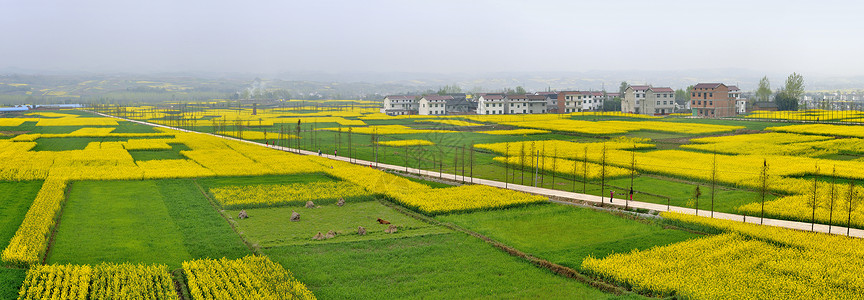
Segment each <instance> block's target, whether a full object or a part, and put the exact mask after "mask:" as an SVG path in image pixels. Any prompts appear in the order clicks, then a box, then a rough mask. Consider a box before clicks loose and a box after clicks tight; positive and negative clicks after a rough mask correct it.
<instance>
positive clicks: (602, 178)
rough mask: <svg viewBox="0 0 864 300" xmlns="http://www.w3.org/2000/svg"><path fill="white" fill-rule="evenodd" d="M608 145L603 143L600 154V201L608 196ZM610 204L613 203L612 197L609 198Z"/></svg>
mask: <svg viewBox="0 0 864 300" xmlns="http://www.w3.org/2000/svg"><path fill="white" fill-rule="evenodd" d="M605 187H606V143H603V150H602V151H601V152H600V199H601V202H602V199H603V197H604V195H606V193H605V192H606V190H604V188H605ZM609 202H610V203H611V202H612V196H611V195H610V196H609Z"/></svg>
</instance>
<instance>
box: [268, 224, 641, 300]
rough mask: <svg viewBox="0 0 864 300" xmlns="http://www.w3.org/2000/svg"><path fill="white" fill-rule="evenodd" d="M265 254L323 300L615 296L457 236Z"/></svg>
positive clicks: (312, 246) (316, 246) (305, 247)
mask: <svg viewBox="0 0 864 300" xmlns="http://www.w3.org/2000/svg"><path fill="white" fill-rule="evenodd" d="M265 253H267V254H268V256H270V258H271V259H273V260H274V261H277V262H279V263H281V264H282V265H284V266H285V267H286V268H288V269H290V270H291V271H292V272H293V273H294V275H295V276H296V277H297V278H298V279H299V280H300V281H302V282H304V283H305V284H306V285H307V287H309V288H310V289H311V290H312V291H313V292H314V293H315V295H316V296H317V297H319V298H321V299H372V298H374V299H418V298H421V299H422V298H437V299H477V298H487V299H500V298H519V299H525V298H542V299H574V298H575V299H607V298H617V297H616V296H613V295H610V294H605V293H603V292H601V291H599V290H596V289H593V288H591V287H589V286H587V285H585V284H582V283H580V282H577V281H575V280H571V279H568V278H564V277H560V276H556V275H554V274H552V273H551V272H549V271H547V270H543V269H540V268H536V267H534V266H531V265H530V264H528V263H526V262H524V261H522V260H521V259H520V258H516V257H512V256H509V255H507V254H506V253H503V252H501V251H498V250H495V249H494V248H492V247H490V246H489V245H487V244H486V243H484V242H483V241H481V240H479V239H476V238H473V237H470V236H467V235H463V234H457V233H452V234H441V235H427V236H418V237H410V238H401V239H385V240H374V241H364V242H355V243H333V244H309V245H303V246H292V247H275V248H271V249H267V250H265ZM631 297H637V296H631Z"/></svg>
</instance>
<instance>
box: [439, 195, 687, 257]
mask: <svg viewBox="0 0 864 300" xmlns="http://www.w3.org/2000/svg"><path fill="white" fill-rule="evenodd" d="M437 218H438V219H439V220H442V221H444V222H451V223H453V224H456V225H458V226H461V227H464V228H466V229H469V230H472V231H476V232H478V233H480V234H483V235H485V236H488V237H490V238H492V239H495V240H497V241H499V242H501V243H504V244H506V245H509V246H511V247H513V248H516V249H519V250H521V251H523V252H526V253H529V254H531V255H533V256H536V257H539V258H543V259H546V260H549V261H551V262H553V263H557V264H560V265H563V266H566V267H570V268H573V269H576V270H579V269H580V268H581V264H582V260H583V259H585V257H588V256H593V257H605V256H607V255H609V254H612V253H622V252H629V251H631V250H633V249H648V248H651V247H654V246H662V245H668V244H672V243H676V242H679V241H684V240H687V239H691V238H694V237H697V236H698V235H695V234H692V233H688V232H684V231H679V230H672V229H663V227H662V226H661V225H660V224H646V223H645V222H644V221H637V220H631V219H626V218H622V217H618V216H615V215H612V214H609V213H606V212H600V211H596V210H592V209H589V208H582V207H574V206H565V205H557V204H545V205H533V206H527V207H519V208H511V209H507V210H499V211H489V212H474V213H468V214H456V215H446V216H439V217H437Z"/></svg>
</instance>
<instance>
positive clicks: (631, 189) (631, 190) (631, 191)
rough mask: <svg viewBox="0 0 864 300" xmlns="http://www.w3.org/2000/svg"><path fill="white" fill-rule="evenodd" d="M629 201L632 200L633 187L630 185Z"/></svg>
mask: <svg viewBox="0 0 864 300" xmlns="http://www.w3.org/2000/svg"><path fill="white" fill-rule="evenodd" d="M630 201H633V187H632V186H631V187H630Z"/></svg>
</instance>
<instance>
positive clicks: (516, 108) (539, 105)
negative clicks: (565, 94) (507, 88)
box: [505, 95, 546, 114]
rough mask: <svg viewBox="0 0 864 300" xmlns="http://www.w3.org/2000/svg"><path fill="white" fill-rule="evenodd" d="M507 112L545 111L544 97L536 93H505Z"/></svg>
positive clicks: (536, 112) (528, 112)
mask: <svg viewBox="0 0 864 300" xmlns="http://www.w3.org/2000/svg"><path fill="white" fill-rule="evenodd" d="M505 98H506V99H505V100H506V103H507V107H508V112H507V113H509V114H542V113H545V112H546V97H544V96H537V95H507V96H506V97H505Z"/></svg>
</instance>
